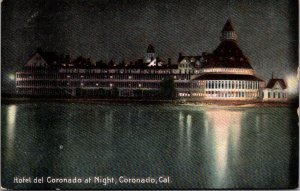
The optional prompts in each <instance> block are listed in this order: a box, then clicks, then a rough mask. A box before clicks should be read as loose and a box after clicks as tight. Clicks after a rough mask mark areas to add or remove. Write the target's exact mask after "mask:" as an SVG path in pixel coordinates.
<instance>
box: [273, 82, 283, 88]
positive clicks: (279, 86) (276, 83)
mask: <svg viewBox="0 0 300 191" xmlns="http://www.w3.org/2000/svg"><path fill="white" fill-rule="evenodd" d="M272 89H282V87H281V85H280V84H279V82H278V81H277V82H275V84H274V86H273V88H272Z"/></svg>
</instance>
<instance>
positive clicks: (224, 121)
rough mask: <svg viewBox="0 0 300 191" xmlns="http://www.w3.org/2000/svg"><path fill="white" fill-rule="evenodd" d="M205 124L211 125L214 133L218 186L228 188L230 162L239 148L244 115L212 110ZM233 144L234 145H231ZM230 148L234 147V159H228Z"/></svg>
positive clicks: (207, 113) (237, 112)
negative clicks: (227, 179)
mask: <svg viewBox="0 0 300 191" xmlns="http://www.w3.org/2000/svg"><path fill="white" fill-rule="evenodd" d="M206 115H207V117H206V118H205V120H206V121H205V123H204V124H209V125H210V128H212V130H213V132H214V135H213V136H214V137H213V139H214V142H213V144H214V145H213V147H212V148H214V151H213V153H214V157H215V172H216V176H217V178H216V183H217V184H216V186H218V187H224V186H226V185H225V184H226V182H225V181H224V180H225V179H226V176H228V175H227V173H228V172H227V167H228V160H231V159H232V160H234V158H236V157H234V156H236V154H237V151H238V146H239V137H240V128H241V121H242V113H241V112H239V111H230V110H212V111H207V112H206ZM230 143H232V145H231V144H230ZM229 147H232V150H233V154H234V155H233V157H232V158H231V159H229V158H228V152H229V149H230V148H229Z"/></svg>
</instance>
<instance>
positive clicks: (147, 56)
mask: <svg viewBox="0 0 300 191" xmlns="http://www.w3.org/2000/svg"><path fill="white" fill-rule="evenodd" d="M156 56H157V55H156V53H155V51H154V47H153V46H152V44H149V45H148V48H147V52H146V54H145V58H144V63H150V62H151V61H152V60H154V59H155V58H156Z"/></svg>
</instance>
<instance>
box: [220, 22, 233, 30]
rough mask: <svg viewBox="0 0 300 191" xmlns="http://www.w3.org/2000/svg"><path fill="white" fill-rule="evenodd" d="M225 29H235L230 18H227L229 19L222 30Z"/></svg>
mask: <svg viewBox="0 0 300 191" xmlns="http://www.w3.org/2000/svg"><path fill="white" fill-rule="evenodd" d="M224 31H234V29H233V26H232V23H231V20H230V19H227V21H226V23H225V25H224V27H223V29H222V32H224Z"/></svg>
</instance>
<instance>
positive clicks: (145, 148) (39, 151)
mask: <svg viewBox="0 0 300 191" xmlns="http://www.w3.org/2000/svg"><path fill="white" fill-rule="evenodd" d="M274 115H275V117H274ZM276 115H277V116H276ZM294 117H295V116H294V115H293V112H292V111H291V110H289V109H287V108H263V109H257V108H239V109H237V108H236V109H213V108H200V107H186V106H184V107H182V106H175V107H174V106H166V107H162V106H150V107H149V106H142V105H140V106H138V105H135V106H130V105H129V106H128V105H111V106H102V105H81V104H72V105H68V104H39V105H37V106H35V107H32V106H30V105H7V106H2V119H3V121H2V133H3V132H5V133H4V134H2V138H4V141H3V142H2V148H3V151H4V153H5V157H4V158H3V160H2V161H3V163H4V164H6V165H5V168H4V171H6V173H2V177H4V178H2V180H5V182H4V183H6V184H8V185H9V184H11V180H12V177H13V176H15V175H17V174H20V172H21V171H19V169H18V168H14V167H15V166H22V167H23V166H24V164H26V165H25V166H24V168H22V169H23V170H22V174H23V175H26V173H27V174H30V175H31V176H37V173H38V175H39V176H41V175H43V176H48V175H51V176H59V177H61V176H83V177H85V176H105V175H107V176H116V177H117V176H122V175H125V176H149V175H152V176H160V175H167V176H170V177H171V178H172V179H173V183H172V184H168V185H146V186H145V185H121V186H119V187H118V186H116V187H109V188H115V189H121V188H133V189H134V188H151V189H152V188H153V189H155V188H160V189H162V188H170V189H176V188H177V189H188V188H190V189H192V188H193V189H204V188H206V189H216V188H270V187H273V188H278V187H280V186H281V187H287V186H288V184H289V181H288V180H289V173H290V169H289V163H290V161H289V160H290V159H289V157H290V148H291V145H290V144H291V141H290V140H291V136H292V135H291V134H290V130H291V129H292V128H294V127H295V126H294V124H293V123H291V119H293V118H294ZM295 122H296V123H295V125H297V121H295ZM16 125H17V126H16ZM33 134H34V136H36V137H33ZM295 136H297V135H295ZM57 145H64V147H63V149H58V147H57ZM274 148H276V150H275V149H274ZM24 152H25V153H28V154H26V155H22V153H24ZM16 153H18V154H19V155H18V156H17V157H16V156H15V154H16ZM37 155H38V156H39V158H40V160H39V163H32V162H31V161H35V160H36V156H37ZM47 161H48V162H47ZM50 161H51V162H50ZM274 161H276V164H275V163H274ZM262 167H263V168H262ZM28 169H33V170H28ZM41 170H42V171H41ZM11 186H16V187H15V188H18V189H26V188H28V187H26V185H21V184H19V185H13V184H12V185H11ZM24 186H25V187H24ZM33 186H35V187H32V188H36V189H41V188H43V189H46V188H47V189H52V188H55V187H52V186H54V185H43V186H44V187H42V186H41V185H33ZM39 186H40V187H39ZM75 186H76V185H75ZM77 186H78V187H74V185H60V188H65V189H74V188H81V189H99V188H101V189H105V188H108V187H101V185H97V184H93V185H87V184H85V185H77Z"/></svg>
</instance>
